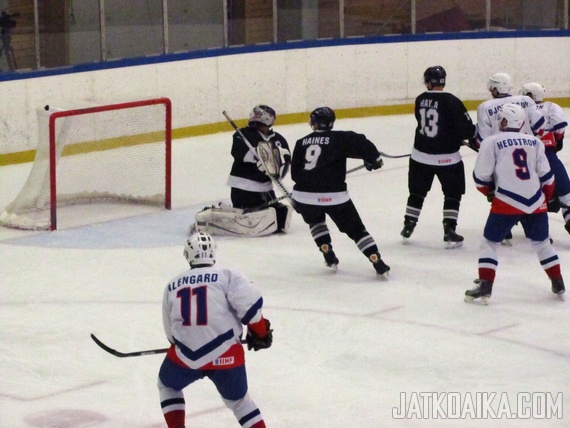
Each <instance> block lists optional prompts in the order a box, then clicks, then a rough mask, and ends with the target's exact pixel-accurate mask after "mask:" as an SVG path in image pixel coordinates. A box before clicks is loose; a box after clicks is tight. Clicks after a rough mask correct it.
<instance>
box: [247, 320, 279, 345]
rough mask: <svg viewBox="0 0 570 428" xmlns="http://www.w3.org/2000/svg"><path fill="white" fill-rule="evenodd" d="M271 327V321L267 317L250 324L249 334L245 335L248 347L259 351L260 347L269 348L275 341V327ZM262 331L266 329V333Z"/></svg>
mask: <svg viewBox="0 0 570 428" xmlns="http://www.w3.org/2000/svg"><path fill="white" fill-rule="evenodd" d="M262 323H263V324H262ZM261 324H262V325H261ZM270 327H271V323H270V322H269V320H268V319H265V318H263V319H262V320H261V321H260V322H258V323H255V324H250V325H248V327H247V335H246V337H245V340H246V342H247V349H248V350H252V349H253V350H254V351H259V350H260V349H267V348H269V347H270V346H271V344H272V343H273V329H271V328H270ZM262 331H264V333H262Z"/></svg>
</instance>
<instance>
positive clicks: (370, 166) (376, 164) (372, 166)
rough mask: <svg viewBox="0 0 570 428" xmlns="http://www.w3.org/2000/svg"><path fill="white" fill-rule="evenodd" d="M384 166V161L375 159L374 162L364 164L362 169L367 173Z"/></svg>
mask: <svg viewBox="0 0 570 428" xmlns="http://www.w3.org/2000/svg"><path fill="white" fill-rule="evenodd" d="M383 165H384V161H383V160H382V158H378V159H376V160H375V161H374V162H372V163H369V162H366V161H365V162H364V167H365V168H366V169H367V170H368V171H373V170H375V169H380V168H382V166H383Z"/></svg>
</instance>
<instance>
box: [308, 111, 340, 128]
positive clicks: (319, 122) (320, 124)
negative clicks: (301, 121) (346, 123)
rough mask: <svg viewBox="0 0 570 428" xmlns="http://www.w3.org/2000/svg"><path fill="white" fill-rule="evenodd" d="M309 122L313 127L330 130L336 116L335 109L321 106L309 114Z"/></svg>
mask: <svg viewBox="0 0 570 428" xmlns="http://www.w3.org/2000/svg"><path fill="white" fill-rule="evenodd" d="M309 118H310V119H309V123H310V124H311V127H312V128H313V129H315V130H316V129H319V130H322V131H324V130H329V129H332V127H333V125H334V121H335V120H336V116H335V114H334V111H333V109H331V108H329V107H319V108H316V109H314V110H313V112H312V113H311V115H310V116H309Z"/></svg>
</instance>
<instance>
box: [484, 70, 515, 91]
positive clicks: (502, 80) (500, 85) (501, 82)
mask: <svg viewBox="0 0 570 428" xmlns="http://www.w3.org/2000/svg"><path fill="white" fill-rule="evenodd" d="M487 89H488V90H489V91H491V92H493V89H496V90H497V93H498V95H511V90H512V89H513V84H512V81H511V76H509V75H508V74H507V73H496V74H493V75H492V76H491V77H489V81H488V82H487Z"/></svg>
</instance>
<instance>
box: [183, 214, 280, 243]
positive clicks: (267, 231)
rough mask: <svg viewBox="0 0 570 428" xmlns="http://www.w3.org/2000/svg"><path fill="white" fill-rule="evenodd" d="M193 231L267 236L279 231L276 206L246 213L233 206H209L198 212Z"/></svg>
mask: <svg viewBox="0 0 570 428" xmlns="http://www.w3.org/2000/svg"><path fill="white" fill-rule="evenodd" d="M191 231H196V232H205V233H208V234H210V235H218V236H248V237H257V236H267V235H271V234H272V233H274V232H275V231H277V215H276V213H275V208H267V209H264V210H260V211H254V212H250V213H244V212H243V210H238V209H236V208H232V209H231V210H230V211H228V210H225V209H223V208H208V209H205V210H203V211H200V212H198V213H197V214H196V222H195V224H194V225H193V227H191Z"/></svg>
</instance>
